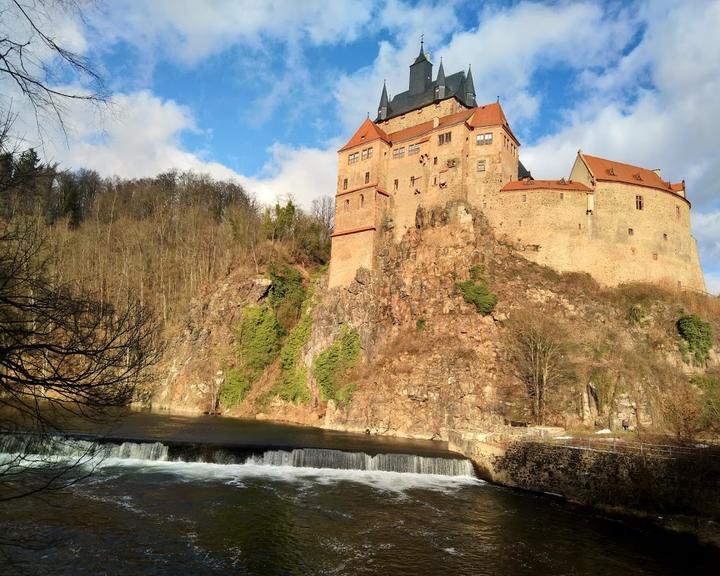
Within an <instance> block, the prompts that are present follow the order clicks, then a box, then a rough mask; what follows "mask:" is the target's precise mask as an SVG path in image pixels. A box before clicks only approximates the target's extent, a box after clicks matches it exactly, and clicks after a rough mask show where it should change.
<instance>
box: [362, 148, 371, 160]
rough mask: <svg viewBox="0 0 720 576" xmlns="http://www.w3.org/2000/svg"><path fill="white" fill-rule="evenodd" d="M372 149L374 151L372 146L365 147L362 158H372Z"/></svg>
mask: <svg viewBox="0 0 720 576" xmlns="http://www.w3.org/2000/svg"><path fill="white" fill-rule="evenodd" d="M372 151H373V149H372V148H365V149H364V150H363V151H362V159H363V160H367V159H368V158H372Z"/></svg>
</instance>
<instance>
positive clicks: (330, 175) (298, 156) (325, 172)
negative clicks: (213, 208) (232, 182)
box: [245, 144, 337, 208]
mask: <svg viewBox="0 0 720 576" xmlns="http://www.w3.org/2000/svg"><path fill="white" fill-rule="evenodd" d="M335 148H336V147H335V146H332V147H329V148H326V149H319V148H302V147H301V148H293V147H290V146H285V145H282V144H275V145H274V146H272V147H271V149H270V153H271V157H272V159H271V160H270V162H268V163H267V165H266V166H265V168H264V170H263V172H262V173H261V174H260V176H259V177H255V178H250V179H248V180H247V181H246V184H245V185H246V187H247V188H248V190H252V191H253V192H254V193H255V194H256V196H257V197H258V199H260V200H261V201H263V202H265V203H270V202H274V201H276V200H280V201H282V200H284V199H286V198H288V197H291V198H292V199H293V200H294V201H295V202H296V203H297V204H300V205H301V206H303V207H305V208H309V207H310V205H311V204H312V201H313V200H314V199H316V198H320V197H321V196H334V195H335V189H336V184H335V183H336V178H337V153H336V152H335Z"/></svg>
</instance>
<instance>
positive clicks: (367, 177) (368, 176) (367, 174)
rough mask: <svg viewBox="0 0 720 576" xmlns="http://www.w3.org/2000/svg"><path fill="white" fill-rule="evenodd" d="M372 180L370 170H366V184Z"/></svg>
mask: <svg viewBox="0 0 720 576" xmlns="http://www.w3.org/2000/svg"><path fill="white" fill-rule="evenodd" d="M369 182H370V172H365V184H367V183H369Z"/></svg>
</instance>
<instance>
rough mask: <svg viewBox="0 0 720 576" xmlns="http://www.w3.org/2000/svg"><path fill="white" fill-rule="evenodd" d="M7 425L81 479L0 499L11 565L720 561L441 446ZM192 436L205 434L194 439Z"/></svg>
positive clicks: (256, 426) (593, 571)
mask: <svg viewBox="0 0 720 576" xmlns="http://www.w3.org/2000/svg"><path fill="white" fill-rule="evenodd" d="M75 432H76V433H77V434H75V435H74V436H72V437H54V438H51V439H47V438H45V439H42V440H38V439H37V438H36V437H33V436H28V435H8V436H2V437H0V454H1V455H3V456H2V457H4V458H6V459H8V458H11V457H12V455H13V454H17V453H19V452H23V453H26V454H27V453H32V454H34V455H35V456H36V457H37V461H36V462H35V463H34V464H33V462H28V463H27V466H28V467H29V468H32V467H33V466H35V467H42V466H45V465H52V464H53V463H56V462H58V461H60V462H66V461H67V462H71V461H76V460H77V459H78V458H81V460H82V464H81V468H83V469H88V470H90V469H94V472H93V474H92V475H91V476H90V477H89V478H87V479H85V480H84V481H82V482H79V483H77V484H75V485H73V486H70V487H68V488H66V489H64V490H63V491H62V492H61V493H60V494H54V495H51V496H49V497H46V498H43V499H35V498H23V499H19V500H16V501H10V502H5V503H3V504H2V507H1V508H0V518H2V524H3V534H2V535H0V541H2V540H3V539H5V538H9V539H13V538H15V539H17V538H20V537H23V538H25V541H30V540H29V537H30V536H32V542H40V543H42V544H43V545H41V546H39V547H38V548H39V549H37V550H35V549H29V548H27V547H26V548H15V549H13V550H11V554H10V556H11V558H12V559H13V562H14V563H13V564H8V563H5V562H3V563H0V573H8V574H23V573H28V574H68V575H75V574H132V575H144V574H153V575H155V574H159V575H160V574H162V575H164V574H168V575H170V574H172V575H176V574H257V575H275V574H288V575H315V574H318V575H319V574H338V575H340V574H343V575H345V574H347V575H354V574H358V575H363V574H378V575H388V576H392V575H408V574H410V575H414V574H418V575H425V574H428V575H432V574H453V575H455V574H457V575H464V574H467V575H470V574H472V575H475V574H488V575H516V574H517V575H523V574H534V575H543V574H587V575H603V576H604V575H619V574H705V573H708V574H711V573H712V574H716V573H718V567H719V566H720V565H719V564H718V558H717V556H716V555H714V553H712V552H711V551H708V550H706V549H703V548H701V547H699V546H696V545H694V544H693V543H692V542H690V541H689V540H687V539H685V538H682V537H679V536H677V535H673V534H669V533H664V532H659V531H655V530H651V529H643V528H640V527H637V526H631V525H628V524H627V523H624V522H619V521H616V520H611V519H607V518H603V517H601V516H599V515H597V514H593V513H590V512H589V511H587V510H586V509H582V508H578V507H574V506H570V505H567V504H565V503H562V502H560V501H557V500H554V499H551V498H548V497H545V496H535V495H530V494H526V493H521V492H517V491H512V490H507V489H503V488H500V487H496V486H492V485H490V484H486V483H483V482H482V481H480V480H478V479H477V478H475V476H474V474H473V471H472V467H471V466H470V464H469V462H468V461H467V460H465V459H463V458H459V457H457V455H453V454H450V453H448V452H447V451H446V450H445V447H444V446H443V445H438V444H437V443H429V442H421V441H399V440H389V439H378V438H368V437H364V436H352V435H343V434H337V433H327V432H324V431H321V430H312V429H301V428H295V427H289V426H277V425H271V424H261V423H243V422H238V421H232V420H228V419H219V418H199V419H198V418H176V417H165V416H157V415H136V416H134V417H132V418H130V419H129V420H127V421H125V422H124V423H123V424H122V425H121V427H119V428H116V429H115V430H113V431H112V436H113V437H112V438H108V437H106V438H104V439H103V440H101V441H100V442H96V441H94V439H92V438H89V437H88V436H85V435H83V434H86V433H87V432H88V430H87V429H81V428H80V427H78V429H77V430H76V431H75ZM198 440H202V442H199V441H198Z"/></svg>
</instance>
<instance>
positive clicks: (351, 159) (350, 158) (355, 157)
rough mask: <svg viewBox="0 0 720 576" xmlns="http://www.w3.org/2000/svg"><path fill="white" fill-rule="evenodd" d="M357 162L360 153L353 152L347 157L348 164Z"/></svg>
mask: <svg viewBox="0 0 720 576" xmlns="http://www.w3.org/2000/svg"><path fill="white" fill-rule="evenodd" d="M358 160H360V152H353V153H352V154H349V155H348V164H355V162H357V161H358Z"/></svg>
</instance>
